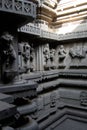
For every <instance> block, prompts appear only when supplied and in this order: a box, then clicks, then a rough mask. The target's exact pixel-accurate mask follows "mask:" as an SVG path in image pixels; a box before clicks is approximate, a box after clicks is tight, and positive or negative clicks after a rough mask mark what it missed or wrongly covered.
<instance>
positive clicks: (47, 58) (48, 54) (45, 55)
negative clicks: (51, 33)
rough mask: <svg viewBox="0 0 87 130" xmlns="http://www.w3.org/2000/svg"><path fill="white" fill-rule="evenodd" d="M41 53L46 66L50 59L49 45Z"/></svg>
mask: <svg viewBox="0 0 87 130" xmlns="http://www.w3.org/2000/svg"><path fill="white" fill-rule="evenodd" d="M43 53H44V58H45V62H46V64H47V63H48V61H49V59H50V49H49V44H46V46H45V48H44V51H43Z"/></svg>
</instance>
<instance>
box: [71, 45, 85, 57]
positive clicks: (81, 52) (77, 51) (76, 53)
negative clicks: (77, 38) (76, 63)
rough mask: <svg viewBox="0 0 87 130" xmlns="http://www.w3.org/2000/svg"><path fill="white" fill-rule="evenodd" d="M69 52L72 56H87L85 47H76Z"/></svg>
mask: <svg viewBox="0 0 87 130" xmlns="http://www.w3.org/2000/svg"><path fill="white" fill-rule="evenodd" d="M69 54H70V56H71V57H72V58H76V57H77V58H85V57H86V50H85V49H84V48H83V47H79V48H77V47H75V48H71V49H70V51H69Z"/></svg>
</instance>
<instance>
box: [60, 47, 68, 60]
mask: <svg viewBox="0 0 87 130" xmlns="http://www.w3.org/2000/svg"><path fill="white" fill-rule="evenodd" d="M66 54H67V52H66V50H65V49H64V46H63V45H60V47H59V51H58V56H59V60H64V58H65V57H66Z"/></svg>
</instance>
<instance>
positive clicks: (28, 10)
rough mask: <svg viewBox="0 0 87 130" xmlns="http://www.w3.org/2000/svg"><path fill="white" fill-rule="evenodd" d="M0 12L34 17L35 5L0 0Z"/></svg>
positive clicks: (26, 0)
mask: <svg viewBox="0 0 87 130" xmlns="http://www.w3.org/2000/svg"><path fill="white" fill-rule="evenodd" d="M0 11H3V12H9V13H14V14H21V15H26V16H31V17H33V18H35V17H36V4H35V3H33V2H30V1H28V0H0Z"/></svg>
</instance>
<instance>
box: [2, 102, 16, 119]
mask: <svg viewBox="0 0 87 130" xmlns="http://www.w3.org/2000/svg"><path fill="white" fill-rule="evenodd" d="M16 112H17V111H16V107H15V106H14V105H12V104H8V103H6V102H2V101H0V120H3V119H6V118H9V117H11V116H12V115H15V113H16Z"/></svg>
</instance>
